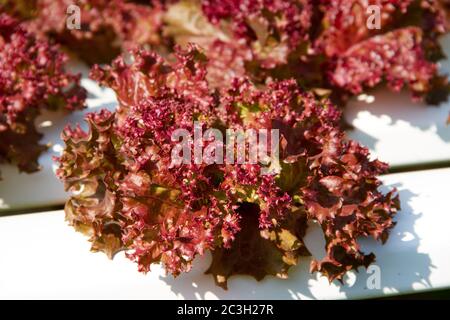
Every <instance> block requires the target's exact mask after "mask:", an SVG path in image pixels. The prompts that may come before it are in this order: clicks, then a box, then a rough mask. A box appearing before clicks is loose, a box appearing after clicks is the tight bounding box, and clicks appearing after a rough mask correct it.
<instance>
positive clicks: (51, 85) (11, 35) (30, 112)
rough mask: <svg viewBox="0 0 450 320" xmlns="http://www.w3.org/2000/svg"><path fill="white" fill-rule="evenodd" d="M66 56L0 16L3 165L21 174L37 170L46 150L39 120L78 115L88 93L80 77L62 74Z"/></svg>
mask: <svg viewBox="0 0 450 320" xmlns="http://www.w3.org/2000/svg"><path fill="white" fill-rule="evenodd" d="M66 60H67V57H66V55H64V54H63V53H61V52H60V51H59V49H58V47H56V46H54V45H51V44H49V43H48V42H46V41H41V40H37V39H36V37H35V35H33V34H32V33H29V32H27V31H26V30H25V29H24V28H23V26H22V25H21V24H20V23H19V22H18V21H17V20H15V19H14V18H11V17H10V16H8V15H6V14H0V162H1V163H5V162H8V163H13V164H16V165H17V166H18V167H19V169H20V170H21V171H25V172H33V171H36V170H38V168H39V165H38V162H37V160H38V157H39V155H40V154H41V153H42V152H43V151H44V150H46V148H47V147H46V146H43V145H40V144H39V140H40V139H41V137H42V135H41V134H40V133H39V132H38V131H37V129H36V127H35V123H34V122H35V119H36V118H37V116H39V114H40V113H41V111H42V110H43V109H47V110H58V109H66V110H69V111H71V110H75V109H81V108H82V107H83V106H84V100H85V97H86V93H85V91H84V89H82V88H81V87H80V86H79V80H80V76H78V75H72V74H70V73H68V72H66V71H65V70H64V65H65V63H66Z"/></svg>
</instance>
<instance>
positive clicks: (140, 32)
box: [1, 0, 163, 64]
mask: <svg viewBox="0 0 450 320" xmlns="http://www.w3.org/2000/svg"><path fill="white" fill-rule="evenodd" d="M1 1H3V2H4V3H5V5H4V6H5V8H6V9H8V10H9V11H10V12H12V13H15V14H16V15H17V16H18V17H20V18H23V19H28V20H29V21H27V24H28V26H29V29H31V30H36V31H37V32H39V35H40V36H41V37H49V38H51V39H52V40H54V41H56V42H58V43H60V44H61V45H63V46H65V47H67V48H69V49H70V50H71V51H72V52H74V53H76V54H77V55H78V56H79V57H80V58H81V59H83V60H84V61H86V62H88V63H90V64H93V63H107V62H110V61H111V60H112V59H113V58H115V57H117V56H118V55H119V54H120V53H121V51H122V49H123V48H129V47H133V46H135V45H153V46H157V45H159V44H160V43H161V39H160V35H159V32H160V30H159V29H160V26H161V15H162V10H163V5H162V3H163V1H151V0H148V1H128V0H76V1H73V0H34V1H31V2H30V1H28V0H27V1H20V0H19V1H18V2H17V1H16V0H14V1H10V0H1ZM74 5H75V6H78V7H79V8H80V12H79V13H80V15H79V16H80V26H79V27H80V28H79V29H78V28H76V27H71V28H68V27H67V22H68V21H69V22H74V21H76V19H74V18H73V17H74V15H75V13H76V12H75V11H71V10H69V9H70V8H71V6H74ZM25 6H26V7H25ZM24 8H25V9H24ZM26 8H28V10H26ZM30 13H31V14H30Z"/></svg>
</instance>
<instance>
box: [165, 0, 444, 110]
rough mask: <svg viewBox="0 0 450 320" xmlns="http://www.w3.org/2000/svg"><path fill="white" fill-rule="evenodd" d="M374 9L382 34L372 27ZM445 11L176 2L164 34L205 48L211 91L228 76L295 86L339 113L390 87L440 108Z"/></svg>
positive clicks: (339, 2)
mask: <svg viewBox="0 0 450 320" xmlns="http://www.w3.org/2000/svg"><path fill="white" fill-rule="evenodd" d="M374 5H375V6H377V7H379V8H380V9H381V10H380V13H381V15H380V21H379V22H380V28H378V26H377V25H375V24H376V22H378V21H377V19H376V18H375V19H371V15H373V14H374V11H373V9H372V8H373V7H371V6H374ZM445 6H448V1H442V0H406V1H405V0H370V1H363V0H321V1H313V0H287V1H286V0H245V1H244V0H198V1H183V0H181V1H175V2H174V3H172V4H171V5H169V6H168V9H167V11H166V12H165V14H164V18H163V20H164V22H165V24H164V26H163V33H164V34H166V35H167V36H170V37H172V38H173V39H174V41H175V42H176V43H179V44H185V43H186V42H195V43H198V44H200V45H201V46H203V47H204V48H205V50H206V52H207V56H208V57H209V58H210V61H211V62H210V66H209V73H210V74H212V77H213V78H214V79H215V82H211V85H215V83H217V86H219V87H220V86H221V85H222V83H226V82H227V80H228V79H229V77H230V75H232V76H243V75H247V76H249V77H252V79H253V80H254V81H257V82H260V83H267V82H268V81H270V80H272V79H278V80H283V79H290V78H295V79H296V80H297V82H298V83H299V84H300V85H301V86H302V87H305V88H308V89H317V88H321V89H323V88H324V89H327V91H323V90H322V92H329V91H328V90H330V89H331V90H332V91H331V98H332V99H333V101H335V102H336V103H337V104H339V105H344V104H345V102H346V101H347V100H348V99H349V98H350V97H351V96H353V95H356V94H359V93H361V92H362V91H363V90H366V89H370V88H372V87H374V86H377V85H380V84H383V83H387V84H388V86H389V87H390V88H391V89H393V90H396V91H398V90H400V89H401V88H402V87H404V86H405V87H408V88H409V89H410V90H411V92H412V95H413V98H414V100H419V99H420V100H422V99H423V100H426V101H427V102H428V103H430V104H439V103H440V102H442V101H445V100H446V99H447V97H448V94H449V92H450V85H449V82H448V79H447V76H443V75H439V74H438V68H437V65H436V62H437V61H438V60H440V59H442V58H443V57H444V55H443V53H442V48H441V46H440V44H439V42H438V39H439V37H440V36H441V35H443V34H444V33H446V32H447V31H448V16H446V10H445ZM188 13H189V14H188ZM375 13H376V12H375ZM368 25H369V26H370V28H369V27H368ZM217 76H219V78H217ZM220 76H221V78H220Z"/></svg>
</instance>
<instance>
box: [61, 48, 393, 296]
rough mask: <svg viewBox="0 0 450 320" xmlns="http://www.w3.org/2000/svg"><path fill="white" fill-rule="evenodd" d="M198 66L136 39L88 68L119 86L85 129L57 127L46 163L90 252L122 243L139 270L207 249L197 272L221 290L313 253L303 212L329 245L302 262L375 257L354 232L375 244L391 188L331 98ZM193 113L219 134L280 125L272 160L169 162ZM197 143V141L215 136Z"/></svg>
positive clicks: (351, 262) (342, 267) (389, 211)
mask: <svg viewBox="0 0 450 320" xmlns="http://www.w3.org/2000/svg"><path fill="white" fill-rule="evenodd" d="M208 66H209V62H208V60H207V59H206V57H205V55H204V54H203V52H201V51H200V50H199V49H198V48H197V47H196V46H189V47H188V49H186V50H184V51H183V50H181V49H177V50H176V51H175V58H174V59H170V60H168V61H166V60H165V59H163V58H162V57H160V56H159V55H157V54H155V53H152V52H149V51H143V50H139V51H133V52H132V53H131V59H129V60H125V59H124V58H123V57H119V58H117V59H116V60H115V61H114V62H113V63H112V65H111V66H106V67H99V66H96V67H94V69H93V71H92V77H93V78H94V79H95V80H97V81H99V82H100V83H101V84H102V85H104V86H107V87H110V88H112V89H113V90H114V91H115V92H116V94H117V98H118V101H119V106H118V108H117V110H116V111H115V112H109V111H106V110H103V111H101V112H98V113H91V114H89V115H88V116H87V117H86V121H87V123H88V125H89V129H88V130H87V131H83V130H82V129H81V128H80V127H79V126H77V127H71V126H68V127H67V128H66V129H65V130H64V132H63V134H62V138H63V140H64V142H65V149H64V152H63V154H62V156H61V157H60V158H59V159H58V162H59V169H58V171H57V174H58V176H59V178H60V179H61V180H63V181H64V183H65V188H66V189H67V190H69V191H71V192H72V196H71V198H70V199H69V200H68V202H67V203H66V207H65V212H66V219H67V221H68V222H69V223H70V225H72V226H73V227H74V228H75V229H76V230H77V231H80V232H82V233H84V234H86V235H87V236H89V240H90V242H91V243H92V250H93V251H102V252H104V253H106V254H107V255H108V256H109V257H113V256H114V254H115V253H116V252H118V251H120V250H126V255H127V257H128V258H129V259H131V260H132V261H134V262H136V263H137V264H138V269H139V270H140V271H142V272H148V271H150V267H151V265H152V264H155V263H162V264H163V265H164V267H165V269H166V270H167V271H168V272H169V273H171V274H173V275H175V276H176V275H179V274H180V273H182V272H187V271H189V270H190V269H191V266H192V263H193V261H194V258H195V257H196V256H198V255H203V254H205V252H208V251H210V252H211V254H212V256H213V261H212V264H211V266H210V268H209V269H208V271H207V273H210V274H212V275H213V276H214V279H215V281H216V283H217V285H219V286H221V287H223V288H227V280H228V278H229V277H231V276H232V275H235V274H248V275H251V276H253V277H255V278H256V279H258V280H260V279H262V278H264V277H265V276H266V275H274V276H277V277H281V278H285V277H287V275H288V270H289V268H290V267H292V266H294V265H296V264H297V262H298V260H299V259H304V258H305V257H307V256H309V255H310V253H309V251H308V249H307V247H306V246H305V243H304V240H303V239H304V236H305V233H306V231H307V228H308V223H309V222H316V223H318V224H319V225H320V226H321V227H322V230H323V232H324V236H325V241H326V248H325V249H326V253H327V254H326V257H325V258H324V259H322V260H320V261H318V260H315V259H313V262H312V265H311V270H312V271H319V272H321V273H322V274H323V275H325V276H327V277H328V278H329V280H330V281H332V280H334V279H338V280H342V278H343V276H344V274H345V273H346V272H347V271H349V270H352V269H357V268H359V267H361V266H365V267H367V266H368V265H369V264H370V263H372V262H373V261H374V259H375V256H374V255H373V254H371V253H369V254H366V253H364V252H362V251H361V248H360V246H359V243H358V241H359V239H361V238H364V237H373V238H375V239H377V240H379V241H381V242H383V243H384V242H385V241H386V240H387V239H388V235H389V231H390V230H391V229H392V228H393V227H394V225H395V223H394V222H393V216H394V215H395V213H396V212H397V210H398V209H399V202H398V197H397V196H396V195H395V193H394V191H393V192H389V193H387V194H383V193H382V192H380V191H379V190H378V188H379V187H380V185H381V182H380V181H379V180H378V179H377V176H378V175H379V174H381V173H383V172H385V171H386V170H387V165H386V164H384V163H382V162H380V161H377V160H374V161H371V160H369V157H368V151H367V149H365V148H364V147H362V146H360V145H359V144H358V143H356V142H353V141H347V140H346V139H345V135H344V133H343V132H342V131H341V129H340V128H339V119H340V112H339V111H338V109H337V108H336V107H335V106H334V105H333V104H332V103H331V102H330V101H329V100H327V99H324V98H321V97H320V96H316V95H314V94H313V93H308V92H305V91H303V90H302V89H301V88H300V87H299V86H298V85H297V84H296V82H295V81H294V80H284V81H274V82H273V83H271V84H269V85H267V86H262V87H261V86H256V85H255V84H254V83H253V82H252V81H250V80H249V79H247V78H235V79H234V80H232V82H231V84H230V85H229V86H226V88H225V87H224V88H223V89H217V88H214V87H213V86H211V85H210V84H209V82H208V71H207V70H208ZM196 122H197V123H201V126H202V129H204V130H206V129H208V128H217V129H219V130H221V131H222V132H223V131H225V130H226V129H234V130H245V129H250V128H253V129H258V130H260V129H266V130H278V132H279V138H278V139H279V141H278V142H279V162H276V161H272V162H271V163H270V166H271V167H272V166H274V167H277V168H276V169H277V170H274V171H272V172H271V173H270V174H262V169H263V165H262V164H261V163H257V164H251V163H247V162H236V163H229V162H226V163H220V162H212V163H210V162H207V161H200V162H196V161H188V162H187V163H185V162H182V163H174V161H173V150H174V148H176V146H177V145H178V142H177V141H174V139H173V134H174V132H175V131H176V130H179V129H182V130H184V131H185V132H187V133H189V134H194V135H195V130H196V129H195V123H196ZM204 143H205V145H203V147H205V148H206V149H208V147H209V146H210V145H211V144H213V143H214V141H211V140H208V141H205V142H204ZM216 146H217V145H216ZM188 147H189V148H188V150H191V148H192V149H193V148H195V146H194V145H193V143H192V142H190V143H189V144H188ZM206 149H205V150H206ZM214 150H217V149H214ZM249 156H250V155H247V156H246V157H249ZM203 159H204V158H203Z"/></svg>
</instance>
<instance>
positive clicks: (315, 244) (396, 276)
mask: <svg viewBox="0 0 450 320" xmlns="http://www.w3.org/2000/svg"><path fill="white" fill-rule="evenodd" d="M388 187H389V188H393V187H396V188H398V189H401V186H400V185H391V186H388ZM399 194H400V198H401V201H402V207H403V209H402V211H401V212H400V213H399V214H398V215H397V218H396V220H397V222H398V223H397V226H396V227H395V228H394V229H393V231H392V233H391V236H390V238H389V240H388V242H387V243H386V244H385V245H384V246H383V245H381V243H379V242H376V241H375V240H372V239H362V240H361V245H362V251H363V252H365V253H370V252H374V253H375V254H376V256H377V261H376V262H375V265H377V266H380V282H381V287H380V288H379V289H369V288H368V282H371V276H372V271H371V272H370V273H368V272H367V270H366V269H365V268H360V269H359V272H358V273H356V272H351V273H349V274H348V276H347V277H346V280H345V281H344V284H340V283H339V282H338V281H335V282H333V283H332V284H329V283H328V280H327V279H326V278H325V277H322V276H320V275H319V274H310V273H309V264H310V262H311V260H312V258H303V259H301V260H300V262H299V264H298V265H297V266H295V267H293V268H291V270H290V272H289V279H286V280H283V279H278V278H275V277H266V278H265V279H263V280H262V281H261V282H259V283H258V282H257V281H256V280H255V279H253V278H252V277H249V276H233V277H231V278H230V279H229V280H228V291H225V290H223V289H222V288H220V287H217V286H215V284H214V280H213V278H212V276H211V275H205V274H204V271H205V270H207V269H208V266H209V263H210V261H211V257H210V256H209V255H208V257H207V258H206V257H201V258H198V259H196V261H195V262H194V268H193V270H192V271H191V272H189V273H187V274H183V275H181V276H179V277H177V278H176V279H174V278H173V277H172V276H161V277H160V279H161V280H162V281H164V282H166V283H167V284H168V285H169V286H170V289H171V290H172V291H173V292H174V293H175V294H176V295H177V296H179V297H183V298H184V299H265V298H270V299H274V297H275V298H276V299H317V298H319V299H327V298H330V299H331V298H336V297H340V298H369V297H378V296H384V295H385V294H395V293H399V292H401V293H402V294H405V293H409V292H413V291H414V290H418V289H426V288H430V287H431V284H430V281H429V277H430V274H431V269H432V268H433V266H432V263H431V259H430V257H429V256H428V254H426V253H422V252H420V246H421V239H420V237H419V236H418V234H417V233H416V232H415V225H416V220H417V219H420V218H421V216H422V213H420V212H416V211H415V210H414V208H413V207H412V206H411V202H412V201H413V200H414V198H415V197H416V195H415V194H414V193H412V192H410V191H408V190H401V191H400V192H399ZM306 238H307V239H306V241H305V242H306V245H307V247H308V249H310V251H311V252H312V253H313V255H314V256H315V257H317V258H319V259H320V258H321V257H323V255H324V253H325V250H324V245H325V241H324V238H323V234H322V231H321V230H320V228H319V227H318V226H316V227H313V228H312V230H311V229H309V230H308V234H307V237H306ZM369 287H370V285H369Z"/></svg>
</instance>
